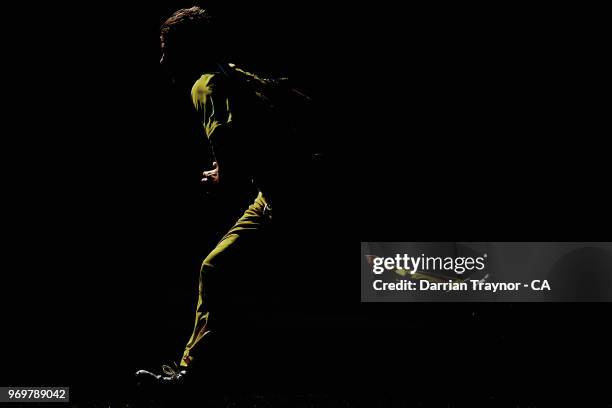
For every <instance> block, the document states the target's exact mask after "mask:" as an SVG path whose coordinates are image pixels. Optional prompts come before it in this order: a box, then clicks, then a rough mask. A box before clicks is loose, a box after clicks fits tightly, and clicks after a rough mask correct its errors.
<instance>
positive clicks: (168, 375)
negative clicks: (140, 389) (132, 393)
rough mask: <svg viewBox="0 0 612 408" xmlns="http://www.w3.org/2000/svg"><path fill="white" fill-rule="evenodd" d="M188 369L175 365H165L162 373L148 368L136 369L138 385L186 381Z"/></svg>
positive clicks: (181, 382)
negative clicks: (156, 372)
mask: <svg viewBox="0 0 612 408" xmlns="http://www.w3.org/2000/svg"><path fill="white" fill-rule="evenodd" d="M186 376H187V369H186V368H185V367H179V366H177V365H176V363H173V365H165V364H164V365H163V366H162V371H161V373H160V374H155V373H154V372H151V371H147V370H138V371H136V380H137V382H138V385H179V384H183V383H184V382H185V377H186Z"/></svg>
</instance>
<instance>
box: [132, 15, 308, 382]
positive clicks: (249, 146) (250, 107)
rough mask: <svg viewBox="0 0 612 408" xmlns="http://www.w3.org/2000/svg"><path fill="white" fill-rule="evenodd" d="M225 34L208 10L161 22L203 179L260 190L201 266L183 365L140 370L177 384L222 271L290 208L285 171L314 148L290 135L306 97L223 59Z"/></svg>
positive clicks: (211, 310)
mask: <svg viewBox="0 0 612 408" xmlns="http://www.w3.org/2000/svg"><path fill="white" fill-rule="evenodd" d="M222 37H223V32H222V31H220V30H217V29H216V27H215V26H214V25H213V24H212V21H211V18H210V16H209V14H208V13H207V11H205V10H203V9H201V8H199V7H192V8H188V9H182V10H178V11H177V12H175V13H174V14H173V15H172V16H171V17H170V18H168V19H167V20H166V21H165V22H164V24H163V25H162V27H161V35H160V40H161V54H162V57H161V60H160V63H161V64H162V65H163V66H165V67H166V68H167V70H168V72H169V73H170V76H171V80H172V83H173V84H174V85H175V86H177V87H178V88H179V90H180V91H181V90H184V91H185V95H186V96H187V95H188V92H189V91H190V92H191V100H192V102H193V106H194V108H195V109H196V112H197V114H198V115H199V117H200V120H201V123H202V130H201V131H202V136H205V137H207V138H208V140H209V142H210V146H211V147H212V150H213V151H212V154H213V157H214V162H213V168H212V169H210V170H207V171H204V172H203V173H202V183H204V184H205V185H207V186H209V187H213V188H214V186H215V185H217V184H219V183H237V184H240V183H241V182H244V180H248V181H249V182H253V183H255V185H256V187H257V190H258V194H257V196H256V198H255V199H254V202H253V203H252V204H251V205H250V206H249V207H248V208H247V209H246V210H245V211H244V214H243V215H242V217H241V218H240V219H239V220H238V221H237V222H236V223H235V225H234V226H233V227H232V228H231V229H230V230H229V231H228V232H227V233H226V234H225V235H224V236H223V237H222V238H221V240H220V241H219V242H218V244H217V245H216V247H215V248H214V249H213V250H212V252H210V254H209V255H208V256H207V257H206V259H205V260H204V262H203V264H202V268H201V271H200V280H199V296H198V301H197V306H196V310H195V322H194V327H193V332H192V334H191V337H190V338H189V340H188V342H187V344H186V346H185V349H184V351H183V354H182V358H181V360H180V363H179V364H175V365H174V366H164V367H163V370H162V372H161V373H159V374H156V373H152V372H149V371H144V370H140V371H138V373H137V375H138V376H139V377H140V378H144V379H150V380H153V381H157V382H162V383H177V382H181V381H182V379H183V378H184V376H185V374H186V373H187V372H188V370H189V368H190V367H191V366H192V364H194V362H197V360H198V354H199V353H198V352H199V350H200V349H201V348H202V347H205V345H204V344H205V343H206V338H207V335H208V333H209V332H210V329H211V328H213V329H214V323H213V322H214V320H215V317H216V316H215V313H216V311H217V310H220V309H222V308H223V303H224V299H222V298H221V295H220V293H221V292H222V290H223V289H222V288H223V286H224V285H226V284H227V282H224V276H231V275H229V274H230V272H232V271H228V269H231V268H234V267H235V265H236V263H237V261H239V258H240V257H241V253H242V249H244V247H246V246H250V245H252V244H254V243H255V242H256V241H257V240H258V239H259V237H260V235H261V232H262V230H265V229H267V227H268V226H269V225H270V224H271V221H272V212H273V210H272V209H273V208H274V209H276V208H278V210H275V211H279V212H280V213H281V215H282V213H287V212H288V211H289V207H290V206H291V204H290V203H291V202H294V201H295V198H296V197H297V196H299V195H300V192H299V191H297V190H293V187H292V184H293V183H287V180H288V178H287V174H297V173H299V171H297V169H299V168H302V169H303V168H304V167H303V166H304V164H305V163H307V162H308V160H309V159H310V158H311V154H310V151H311V150H310V149H308V148H305V146H304V143H305V142H307V141H305V139H304V138H296V137H295V136H296V129H297V126H296V115H294V113H295V112H298V111H300V109H301V108H302V105H307V103H305V102H307V101H308V98H307V97H305V96H304V95H303V94H301V93H300V92H298V91H296V90H294V89H291V88H289V87H288V86H287V85H286V83H287V82H286V81H285V80H271V79H265V78H261V77H259V76H257V75H254V74H251V73H249V72H246V71H244V70H241V69H240V68H238V67H236V66H235V65H234V64H231V63H229V62H226V60H225V58H224V56H223V50H222V49H220V46H219V44H221V43H222V41H219V40H220V39H221V38H222ZM202 153H203V154H206V152H202ZM294 182H295V184H296V185H297V184H299V183H297V181H296V180H294ZM302 193H303V192H302ZM211 299H212V300H211Z"/></svg>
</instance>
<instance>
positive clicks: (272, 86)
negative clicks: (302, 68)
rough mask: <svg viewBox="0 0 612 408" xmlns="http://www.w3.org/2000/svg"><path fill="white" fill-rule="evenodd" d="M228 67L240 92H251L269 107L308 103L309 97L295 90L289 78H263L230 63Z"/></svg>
mask: <svg viewBox="0 0 612 408" xmlns="http://www.w3.org/2000/svg"><path fill="white" fill-rule="evenodd" d="M228 67H229V69H230V70H231V74H230V75H231V77H232V78H233V79H234V81H235V82H236V83H237V84H238V86H239V87H241V88H242V90H246V91H248V92H251V93H252V94H253V95H255V96H256V97H257V99H259V100H260V101H261V102H264V103H266V104H267V105H269V106H271V107H287V106H295V105H296V104H297V105H299V104H308V103H309V102H310V97H308V96H307V95H306V94H305V93H304V92H302V91H300V90H299V89H297V88H296V87H295V86H294V84H293V82H292V81H291V80H290V79H289V78H286V77H280V78H270V77H264V76H262V75H258V74H254V73H252V72H249V71H246V70H244V69H242V68H239V67H238V66H236V65H235V64H231V63H230V64H228Z"/></svg>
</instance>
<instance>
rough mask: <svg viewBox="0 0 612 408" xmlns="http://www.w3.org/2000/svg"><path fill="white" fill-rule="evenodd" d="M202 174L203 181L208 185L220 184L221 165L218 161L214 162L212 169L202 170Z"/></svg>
mask: <svg viewBox="0 0 612 408" xmlns="http://www.w3.org/2000/svg"><path fill="white" fill-rule="evenodd" d="M202 176H203V177H202V183H203V184H204V185H206V186H212V185H217V184H219V165H218V164H217V162H216V161H215V162H213V168H212V170H206V171H204V172H202Z"/></svg>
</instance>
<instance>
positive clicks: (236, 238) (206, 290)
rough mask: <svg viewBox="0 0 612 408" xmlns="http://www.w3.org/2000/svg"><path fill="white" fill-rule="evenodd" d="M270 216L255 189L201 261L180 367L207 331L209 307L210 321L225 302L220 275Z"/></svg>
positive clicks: (187, 362) (186, 363) (225, 274)
mask: <svg viewBox="0 0 612 408" xmlns="http://www.w3.org/2000/svg"><path fill="white" fill-rule="evenodd" d="M270 218H271V212H270V208H269V206H268V205H267V203H266V200H265V198H264V197H263V196H262V194H261V193H259V195H258V196H257V198H256V199H255V201H254V202H253V204H251V205H250V206H249V208H248V209H247V210H246V211H245V212H244V214H243V215H242V217H240V219H239V220H238V221H237V222H236V224H234V226H233V227H232V228H231V229H230V230H229V231H228V233H227V234H225V236H224V237H223V238H222V239H221V240H220V241H219V243H218V244H217V246H216V247H215V249H213V250H212V252H211V253H210V254H209V255H208V256H207V257H206V259H205V260H204V262H203V263H202V268H201V269H200V280H199V285H198V302H197V306H196V313H195V323H194V328H193V332H192V334H191V337H190V338H189V341H188V342H187V345H186V346H185V351H184V353H183V357H182V359H181V363H180V365H181V366H182V367H188V366H189V365H190V364H191V363H192V362H193V360H194V356H195V352H196V351H197V350H198V348H199V347H200V343H202V340H203V339H204V337H205V336H206V335H207V334H208V333H209V329H210V326H211V318H210V317H211V316H210V313H211V310H212V314H213V321H214V318H215V317H216V316H215V314H216V311H217V310H219V309H220V308H223V305H221V304H222V303H226V299H222V298H221V297H222V294H223V292H224V291H225V290H224V288H223V286H224V284H227V283H229V280H227V279H224V277H225V278H229V277H230V276H229V274H228V272H230V271H228V270H227V269H231V268H232V266H234V265H236V264H239V261H240V260H241V259H240V258H241V255H242V253H243V252H244V251H243V250H244V249H245V248H244V246H250V245H252V244H253V243H254V242H253V240H254V239H256V238H257V237H258V236H259V235H260V233H261V230H262V228H264V227H265V225H266V224H267V223H268V222H269V221H270ZM211 299H212V300H211ZM213 326H214V325H213Z"/></svg>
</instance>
